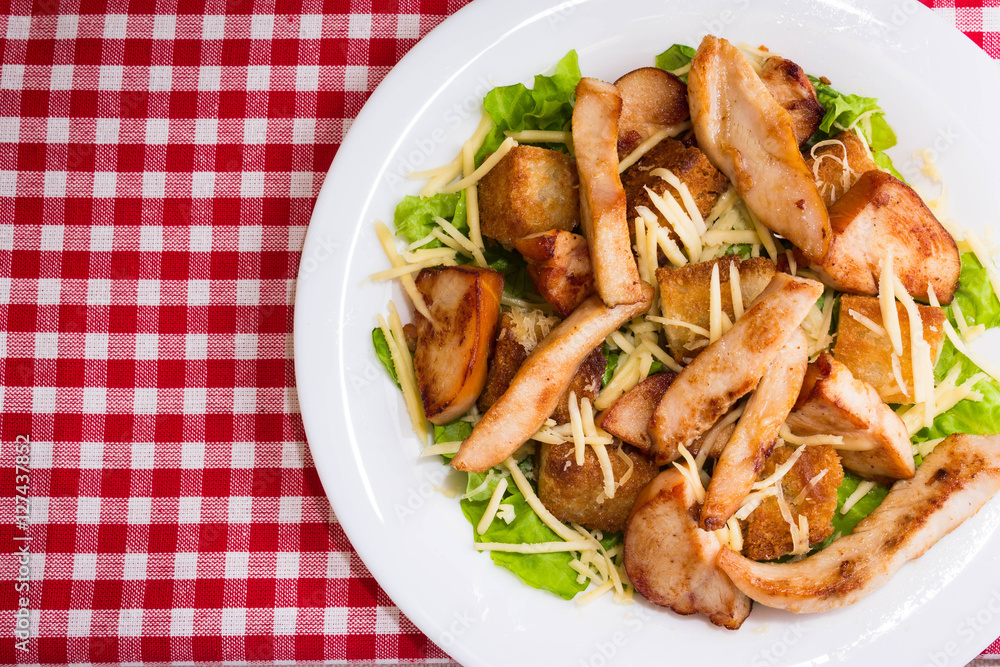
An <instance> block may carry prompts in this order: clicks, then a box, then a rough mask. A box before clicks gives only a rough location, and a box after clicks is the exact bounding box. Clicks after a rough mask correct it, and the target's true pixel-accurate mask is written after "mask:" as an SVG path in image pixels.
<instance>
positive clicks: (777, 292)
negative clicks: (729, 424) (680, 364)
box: [649, 273, 823, 465]
mask: <svg viewBox="0 0 1000 667" xmlns="http://www.w3.org/2000/svg"><path fill="white" fill-rule="evenodd" d="M822 293H823V286H822V285H821V284H819V283H818V282H816V281H814V280H807V279H804V278H793V277H792V276H789V275H787V274H784V273H779V274H776V275H775V276H774V279H773V280H771V283H770V285H768V286H767V288H766V289H765V290H764V291H763V292H762V293H761V295H760V296H759V297H758V298H757V300H756V301H755V302H754V304H753V305H752V306H750V308H749V309H748V310H747V311H746V313H744V314H743V317H741V318H740V319H738V320H736V323H735V324H733V328H732V329H730V330H729V331H727V332H726V333H725V334H723V335H722V337H720V338H719V339H718V340H717V341H715V342H714V343H712V344H711V345H709V346H708V347H707V348H706V349H705V350H704V351H703V352H702V353H701V354H699V355H698V356H697V357H695V358H694V361H692V362H691V363H690V364H689V365H688V366H686V367H685V368H684V370H683V371H681V372H680V373H679V374H678V375H677V378H676V379H675V380H674V382H673V384H671V385H670V387H668V388H667V391H666V392H665V393H664V394H663V398H661V399H660V402H659V404H658V405H657V406H656V410H655V411H653V417H652V419H650V422H649V436H650V439H651V440H652V443H653V445H652V447H651V448H650V452H651V453H652V455H653V458H654V460H655V461H656V462H657V463H659V464H661V465H662V464H664V463H668V462H670V461H673V460H674V459H675V458H677V455H678V454H677V453H678V448H679V447H680V446H681V445H684V446H685V447H687V446H689V445H691V443H692V442H694V441H695V439H696V438H697V437H698V436H699V435H701V434H702V433H704V432H705V431H706V430H708V428H709V427H711V426H712V425H713V424H714V423H715V422H716V421H717V420H718V419H719V417H721V416H722V415H723V414H725V412H726V411H728V410H729V408H730V407H731V406H732V405H733V403H735V402H736V401H737V400H739V398H740V397H741V396H743V395H745V394H746V393H748V392H749V391H750V390H751V389H753V388H754V387H756V386H757V382H758V381H759V380H760V376H761V375H763V374H764V369H765V368H767V366H768V365H769V364H770V363H771V360H772V359H773V358H774V355H776V354H777V353H778V350H780V349H781V348H782V346H784V344H785V342H786V341H787V340H788V339H789V337H791V335H792V333H794V331H795V330H796V329H797V328H798V327H799V325H800V324H801V323H802V320H803V319H805V316H806V314H807V313H808V312H809V309H810V308H812V306H813V304H814V303H816V300H817V299H818V298H819V295H820V294H822Z"/></svg>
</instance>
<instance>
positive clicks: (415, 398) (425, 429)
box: [378, 301, 430, 441]
mask: <svg viewBox="0 0 1000 667" xmlns="http://www.w3.org/2000/svg"><path fill="white" fill-rule="evenodd" d="M389 311H390V314H389V322H386V319H385V318H384V317H383V316H382V314H381V313H379V315H378V326H379V329H381V330H382V335H383V336H385V340H386V343H387V344H388V345H389V355H390V357H391V358H392V365H393V368H394V369H395V370H396V379H398V380H399V385H400V388H401V389H402V391H403V403H404V405H405V406H406V411H407V413H408V414H409V415H410V423H411V424H412V426H413V432H414V433H416V434H417V438H419V439H422V440H424V441H426V440H427V437H428V435H429V434H430V426H429V425H428V423H427V419H426V418H425V417H424V404H423V400H422V399H421V398H420V391H419V390H418V389H417V377H416V374H415V373H414V371H413V360H412V359H411V358H410V353H409V350H407V348H406V340H405V338H404V337H403V327H402V324H398V322H399V315H398V314H397V312H396V305H395V304H394V303H393V302H392V301H390V302H389ZM397 324H398V326H397ZM397 334H398V337H397Z"/></svg>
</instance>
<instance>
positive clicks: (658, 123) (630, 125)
mask: <svg viewBox="0 0 1000 667" xmlns="http://www.w3.org/2000/svg"><path fill="white" fill-rule="evenodd" d="M615 87H616V88H618V94H619V95H621V97H622V112H621V116H619V118H618V159H619V160H621V159H624V158H625V157H626V156H627V155H628V154H629V153H631V152H632V151H634V150H635V149H636V147H638V146H639V144H641V143H642V142H643V141H645V140H646V139H648V138H649V137H650V136H651V135H652V134H653V133H655V132H656V131H657V130H659V129H661V128H664V127H667V126H670V125H676V124H678V123H681V122H683V121H684V120H685V119H686V118H687V117H688V116H690V115H691V112H690V111H689V110H688V101H687V85H686V84H685V83H684V82H683V81H681V80H680V79H678V78H677V77H676V76H674V75H673V74H671V73H670V72H666V71H664V70H662V69H660V68H658V67H640V68H639V69H637V70H632V71H631V72H629V73H628V74H626V75H624V76H623V77H621V78H620V79H618V80H617V81H615Z"/></svg>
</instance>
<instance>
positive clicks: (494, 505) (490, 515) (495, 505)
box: [476, 477, 507, 535]
mask: <svg viewBox="0 0 1000 667" xmlns="http://www.w3.org/2000/svg"><path fill="white" fill-rule="evenodd" d="M506 492H507V478H506V477H501V478H500V481H499V482H497V486H496V488H495V489H493V495H492V496H490V502H489V503H487V505H486V511H485V512H484V513H483V516H482V518H481V519H479V524H478V525H476V532H477V533H478V534H480V535H485V534H486V531H487V530H489V528H490V524H492V523H493V519H494V517H495V516H496V513H497V509H499V508H500V501H501V500H503V494H504V493H506Z"/></svg>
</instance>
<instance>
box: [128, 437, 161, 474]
mask: <svg viewBox="0 0 1000 667" xmlns="http://www.w3.org/2000/svg"><path fill="white" fill-rule="evenodd" d="M155 464H156V445H155V444H153V443H152V442H133V443H132V456H131V458H130V461H129V467H131V468H132V469H133V470H152V469H153V466H154V465H155Z"/></svg>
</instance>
